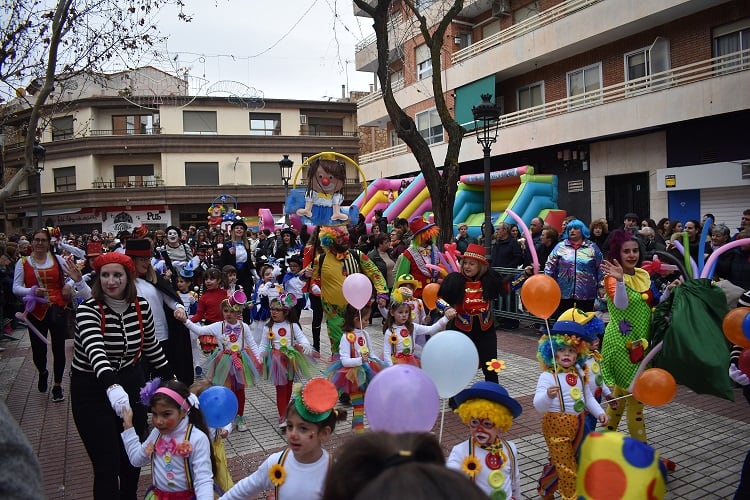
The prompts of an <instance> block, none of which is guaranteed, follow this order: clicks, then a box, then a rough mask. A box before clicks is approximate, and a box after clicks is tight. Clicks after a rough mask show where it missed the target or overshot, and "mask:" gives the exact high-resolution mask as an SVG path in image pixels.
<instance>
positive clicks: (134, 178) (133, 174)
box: [114, 165, 154, 188]
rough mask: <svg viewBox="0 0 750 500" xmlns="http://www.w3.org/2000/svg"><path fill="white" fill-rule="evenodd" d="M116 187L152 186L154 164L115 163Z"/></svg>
mask: <svg viewBox="0 0 750 500" xmlns="http://www.w3.org/2000/svg"><path fill="white" fill-rule="evenodd" d="M114 170H115V187H118V188H142V187H151V183H152V182H153V180H154V166H153V165H115V168H114Z"/></svg>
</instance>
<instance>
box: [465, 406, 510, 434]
mask: <svg viewBox="0 0 750 500" xmlns="http://www.w3.org/2000/svg"><path fill="white" fill-rule="evenodd" d="M455 412H456V413H457V414H458V416H459V417H460V418H461V421H462V422H463V423H464V424H466V425H469V422H470V421H471V419H473V418H478V419H485V418H486V419H489V420H491V421H492V423H493V424H495V427H497V428H498V429H500V430H501V431H503V432H508V430H509V429H510V426H511V425H513V414H512V413H511V412H510V410H509V409H507V408H506V407H505V406H503V405H501V404H500V403H496V402H494V401H488V400H486V399H470V400H468V401H466V402H464V403H461V404H460V405H459V407H458V408H456V410H455Z"/></svg>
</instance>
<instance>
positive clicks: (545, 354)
mask: <svg viewBox="0 0 750 500" xmlns="http://www.w3.org/2000/svg"><path fill="white" fill-rule="evenodd" d="M585 338H586V330H585V328H584V326H583V325H581V324H579V323H577V322H575V321H566V320H558V321H556V322H555V324H554V325H553V327H552V331H551V333H550V335H548V336H546V337H542V338H541V339H540V340H539V347H538V349H537V355H536V357H537V359H538V360H539V364H540V366H541V368H542V373H541V375H539V381H538V382H537V386H536V392H535V394H534V408H536V410H537V411H538V412H539V413H542V414H544V416H543V417H542V434H544V439H545V441H546V442H547V448H548V449H549V454H550V463H548V464H547V465H545V466H544V469H543V472H542V476H541V477H540V479H539V486H538V491H539V494H540V495H541V496H542V497H543V498H554V492H555V490H559V492H560V495H561V496H562V498H563V499H574V498H576V472H577V469H578V464H577V461H576V453H577V452H578V447H579V446H580V444H581V441H582V440H583V436H584V417H585V415H586V413H585V410H588V411H589V412H591V414H593V415H594V417H595V418H596V419H597V420H598V421H599V423H600V424H602V425H604V424H606V423H607V420H608V418H607V414H606V413H605V412H604V410H603V409H602V407H601V406H599V404H598V403H597V402H596V399H595V398H594V395H593V394H592V392H591V388H590V387H589V385H588V373H587V372H586V371H585V361H586V358H587V357H588V353H589V346H588V342H586V341H585V340H584V339H585Z"/></svg>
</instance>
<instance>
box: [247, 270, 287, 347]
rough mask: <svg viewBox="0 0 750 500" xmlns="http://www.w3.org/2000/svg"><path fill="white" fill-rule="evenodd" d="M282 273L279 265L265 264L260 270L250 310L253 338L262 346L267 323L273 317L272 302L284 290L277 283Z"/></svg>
mask: <svg viewBox="0 0 750 500" xmlns="http://www.w3.org/2000/svg"><path fill="white" fill-rule="evenodd" d="M280 273H281V268H279V266H277V265H275V264H274V265H271V264H263V266H262V267H261V268H260V280H259V281H258V284H257V285H256V286H255V293H254V294H253V306H252V308H251V309H250V319H252V321H253V338H254V339H255V343H256V344H260V343H261V341H262V340H263V336H264V335H265V333H266V322H268V319H269V318H270V317H271V305H270V304H271V300H272V299H275V298H277V297H278V296H279V293H281V292H282V290H283V288H282V287H281V285H280V284H279V282H278V281H276V277H277V276H278V275H279V274H280Z"/></svg>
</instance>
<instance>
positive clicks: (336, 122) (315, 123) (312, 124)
mask: <svg viewBox="0 0 750 500" xmlns="http://www.w3.org/2000/svg"><path fill="white" fill-rule="evenodd" d="M303 135H339V136H341V135H344V122H343V120H342V119H341V118H325V117H322V116H310V117H308V120H307V128H306V129H305V128H304V127H303Z"/></svg>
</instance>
